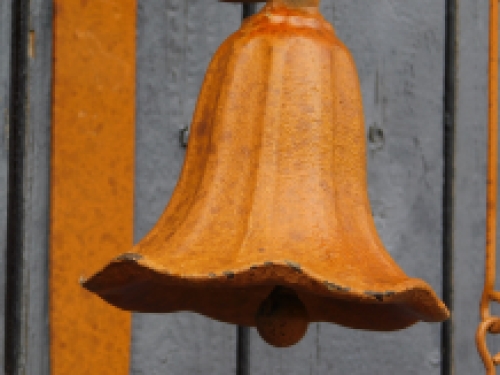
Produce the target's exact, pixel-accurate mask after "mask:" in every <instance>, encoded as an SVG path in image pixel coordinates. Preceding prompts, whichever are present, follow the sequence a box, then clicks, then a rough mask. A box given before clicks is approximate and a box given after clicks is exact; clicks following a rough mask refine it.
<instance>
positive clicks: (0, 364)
mask: <svg viewBox="0 0 500 375" xmlns="http://www.w3.org/2000/svg"><path fill="white" fill-rule="evenodd" d="M10 28H11V2H10V1H3V2H2V3H0V51H2V53H1V54H0V369H3V368H4V328H5V326H4V318H5V310H4V306H5V305H4V300H5V250H6V241H7V183H8V182H7V171H8V152H9V150H8V148H9V145H8V143H9V129H8V127H9V73H10V44H11V40H10V39H11V33H10Z"/></svg>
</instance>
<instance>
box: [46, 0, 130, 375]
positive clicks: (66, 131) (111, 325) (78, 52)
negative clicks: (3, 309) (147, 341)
mask: <svg viewBox="0 0 500 375" xmlns="http://www.w3.org/2000/svg"><path fill="white" fill-rule="evenodd" d="M135 31H136V1H135V0H96V1H88V0H64V1H63V0H55V1H54V83H53V97H54V101H53V135H52V137H53V146H52V147H53V150H52V177H51V181H52V182H51V183H52V186H51V233H50V252H51V255H50V278H51V279H50V327H51V368H52V374H56V375H68V374H71V375H80V374H81V375H89V374H99V375H105V374H109V375H120V374H123V375H125V374H128V373H129V352H130V326H131V317H130V314H129V313H124V312H120V311H119V310H118V309H116V308H114V307H111V306H109V305H107V304H106V303H104V302H103V301H101V300H100V299H99V298H98V297H96V296H94V295H92V294H91V293H89V292H87V291H85V290H84V289H83V288H82V287H81V286H80V280H82V279H84V278H85V277H87V276H89V275H91V274H93V272H95V271H96V270H97V269H99V268H100V267H102V265H103V264H104V263H105V262H106V261H108V260H109V258H110V257H113V256H114V255H115V254H119V253H120V252H122V251H123V249H128V248H130V247H131V246H132V242H133V165H134V122H135Z"/></svg>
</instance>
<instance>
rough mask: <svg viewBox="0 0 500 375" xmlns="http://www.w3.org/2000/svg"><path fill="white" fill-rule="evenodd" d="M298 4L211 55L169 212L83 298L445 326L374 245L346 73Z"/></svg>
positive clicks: (378, 326) (142, 307)
mask: <svg viewBox="0 0 500 375" xmlns="http://www.w3.org/2000/svg"><path fill="white" fill-rule="evenodd" d="M306 3H307V4H306V5H307V6H308V7H307V8H300V7H298V8H294V7H289V6H288V5H287V2H286V1H285V2H281V1H273V2H271V3H270V4H268V6H267V7H266V8H265V9H264V10H263V11H262V12H261V13H260V14H259V15H257V16H254V17H252V18H251V19H250V20H248V21H247V22H246V23H245V24H244V26H243V28H242V29H241V30H240V31H239V32H238V33H236V34H234V35H233V36H232V37H231V38H229V39H228V40H227V41H226V42H225V43H224V44H223V45H222V47H221V48H220V49H219V51H218V52H217V54H216V55H215V57H214V60H213V61H212V63H211V66H210V68H209V71H208V73H207V77H206V80H205V83H204V87H203V89H202V92H201V95H200V100H199V103H198V106H197V110H196V113H195V117H194V121H193V126H192V137H191V139H190V142H189V147H188V155H187V159H186V162H185V165H184V170H183V172H182V175H181V179H180V182H179V184H178V186H177V189H176V191H175V193H174V196H173V198H172V201H171V203H170V205H169V206H168V208H167V210H166V212H165V213H164V215H163V217H162V218H161V219H160V221H159V222H158V224H157V225H156V227H155V228H154V229H153V230H152V231H151V232H150V234H149V235H148V236H147V237H146V238H145V239H144V240H143V241H141V243H140V244H139V245H138V246H137V247H135V248H134V249H133V250H132V251H131V252H129V253H126V254H123V255H122V256H120V257H118V258H116V259H115V260H114V261H113V262H112V263H111V264H110V265H108V266H107V267H106V268H105V269H104V270H103V271H101V272H99V273H98V274H97V275H95V276H93V277H92V278H91V279H90V280H88V281H87V282H86V283H85V286H86V287H87V288H89V289H90V290H92V291H94V292H96V293H98V294H99V295H100V296H101V297H103V298H104V299H106V300H108V301H109V302H111V303H113V304H115V305H117V306H119V307H121V308H125V309H130V310H135V311H144V312H174V311H181V310H190V311H197V312H200V313H202V314H204V315H206V316H210V317H212V318H215V319H218V320H222V321H226V322H231V323H237V324H243V325H248V326H255V321H254V317H255V314H256V311H257V309H258V307H259V305H260V303H261V302H262V301H263V300H264V299H265V298H266V296H267V295H269V294H270V293H271V291H272V290H273V288H274V285H280V284H283V285H287V286H288V287H291V288H293V289H294V290H295V291H296V292H297V294H298V296H299V298H300V299H301V300H302V301H303V302H304V304H305V305H306V306H307V310H308V315H309V321H329V322H336V323H340V324H343V325H346V326H348V327H353V328H362V329H371V330H394V329H401V328H404V327H408V326H410V325H412V324H414V323H416V322H417V321H419V320H426V321H441V320H443V319H445V318H446V317H447V316H448V312H447V309H446V307H445V306H444V305H443V304H442V303H441V302H440V301H439V299H438V298H437V296H436V295H435V294H434V292H433V291H432V289H431V288H430V287H429V286H428V285H427V284H426V283H424V282H423V281H421V280H417V279H410V278H408V277H407V276H406V275H405V274H404V273H403V272H402V271H401V269H400V268H399V267H398V266H397V265H396V264H395V262H394V261H393V260H392V258H391V257H390V256H389V254H388V253H387V252H386V250H385V249H384V247H383V245H382V244H381V241H380V239H379V238H378V235H377V234H376V230H375V226H374V223H373V219H372V218H371V216H370V209H369V203H368V196H367V186H366V156H365V146H364V144H365V140H364V124H363V118H362V117H363V112H362V106H361V93H360V90H359V86H358V83H357V74H356V71H355V68H354V64H353V61H352V58H351V56H350V54H349V52H348V51H347V49H346V48H345V47H344V46H343V45H342V43H341V42H340V41H339V40H338V39H337V38H336V37H335V35H334V33H333V30H332V28H331V26H330V25H329V24H328V23H327V22H325V21H324V19H323V18H322V17H321V16H320V14H319V13H318V11H317V9H316V8H315V7H313V6H312V5H313V2H306ZM271 47H272V48H271ZM266 51H268V52H266ZM269 51H272V53H269ZM226 72H227V74H226ZM248 88H252V90H249V89H248ZM243 103H244V104H243ZM262 103H266V104H265V106H264V107H263V106H262ZM292 103H293V105H292ZM332 123H333V124H332ZM304 124H308V125H307V126H305V125H304ZM346 124H349V126H346ZM236 132H237V133H236ZM235 134H237V135H238V136H237V137H236V136H235ZM332 156H333V157H332ZM353 213H354V215H353ZM212 287H213V288H212ZM209 288H210V289H209ZM241 288H245V289H246V290H245V293H244V297H242V293H241ZM165 290H168V293H167V294H165ZM208 290H210V293H207V292H208ZM160 296H161V298H160ZM402 306H404V307H402ZM408 310H409V311H411V313H408Z"/></svg>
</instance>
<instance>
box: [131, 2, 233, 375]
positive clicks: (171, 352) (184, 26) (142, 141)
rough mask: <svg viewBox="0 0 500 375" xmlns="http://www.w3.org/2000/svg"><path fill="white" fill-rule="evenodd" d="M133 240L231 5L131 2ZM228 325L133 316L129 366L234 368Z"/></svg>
mask: <svg viewBox="0 0 500 375" xmlns="http://www.w3.org/2000/svg"><path fill="white" fill-rule="evenodd" d="M138 6H139V8H138V46H137V48H138V49H137V57H138V68H137V74H138V76H137V151H136V205H135V209H136V212H135V224H136V230H135V239H136V241H139V240H140V239H141V238H142V237H143V236H144V235H145V234H146V233H147V232H148V230H149V229H150V228H151V227H152V226H153V225H154V223H155V222H156V220H157V219H158V217H159V215H160V214H161V212H162V211H163V209H164V208H165V205H166V204H167V202H168V200H169V197H170V195H171V193H172V190H173V188H174V187H175V184H176V181H177V177H178V174H179V171H180V167H181V165H182V161H183V159H184V149H183V148H182V147H181V146H180V144H179V131H180V130H181V129H182V128H183V127H185V126H187V125H189V123H190V120H191V116H192V112H193V110H194V106H195V104H196V99H197V96H198V91H199V89H200V86H201V83H202V80H203V76H204V73H205V70H206V68H207V66H208V63H209V60H210V58H211V56H212V54H213V53H214V52H215V50H216V48H217V47H218V45H219V44H220V43H221V42H222V40H223V39H224V38H226V37H227V36H228V35H229V34H230V33H231V32H232V31H234V30H236V28H237V27H238V25H239V23H240V18H241V6H240V5H239V4H220V3H218V2H216V1H213V2H207V1H204V0H189V1H186V0H151V1H147V2H142V1H141V2H138ZM235 368H236V328H235V327H233V326H229V325H225V324H222V323H218V322H214V321H211V320H208V319H206V318H203V317H200V316H198V315H195V314H188V313H183V314H172V315H142V314H136V315H135V316H134V324H133V340H132V373H133V374H136V375H139V374H147V375H154V374H165V373H168V374H172V375H176V374H179V375H181V374H182V375H184V374H220V375H224V374H234V372H235Z"/></svg>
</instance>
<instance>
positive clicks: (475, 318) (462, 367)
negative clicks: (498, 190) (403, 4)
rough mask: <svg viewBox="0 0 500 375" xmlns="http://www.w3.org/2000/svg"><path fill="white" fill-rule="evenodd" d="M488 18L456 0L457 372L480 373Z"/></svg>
mask: <svg viewBox="0 0 500 375" xmlns="http://www.w3.org/2000/svg"><path fill="white" fill-rule="evenodd" d="M488 17H489V2H488V0H478V1H476V0H459V1H458V20H459V27H458V45H457V48H458V73H457V85H458V91H457V112H456V113H457V122H456V126H457V132H456V154H455V158H456V161H455V233H454V247H455V283H454V294H455V296H454V297H455V314H454V316H455V327H454V331H455V335H454V336H455V352H454V356H455V372H456V373H457V374H481V373H484V368H483V365H482V363H481V360H480V357H479V356H478V354H477V350H476V346H475V341H474V337H475V333H476V328H477V326H478V323H479V319H480V318H479V301H480V298H481V294H482V289H483V282H484V262H485V250H484V247H485V225H486V221H485V220H486V150H487V124H488V96H487V95H488V27H489V20H488ZM498 272H500V270H499V271H498ZM497 285H498V283H497ZM494 307H495V308H494V310H493V311H494V312H496V313H497V314H498V313H499V311H498V309H497V308H496V306H494ZM495 310H496V311H495ZM488 341H489V344H490V348H491V350H492V352H494V353H496V352H498V351H499V350H500V338H499V337H490V338H489V340H488Z"/></svg>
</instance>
